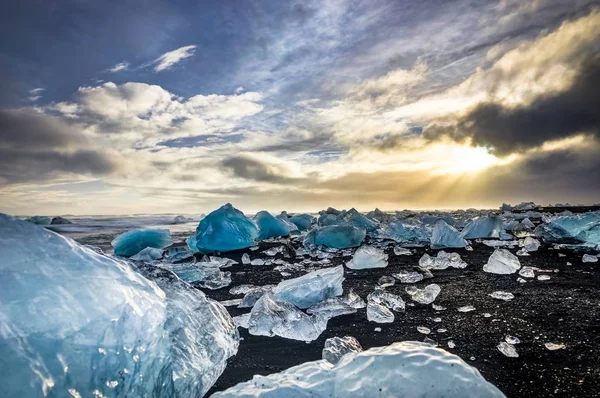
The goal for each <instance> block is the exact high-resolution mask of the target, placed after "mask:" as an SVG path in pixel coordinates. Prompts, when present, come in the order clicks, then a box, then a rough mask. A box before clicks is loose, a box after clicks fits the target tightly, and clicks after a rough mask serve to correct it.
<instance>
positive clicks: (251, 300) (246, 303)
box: [232, 285, 275, 308]
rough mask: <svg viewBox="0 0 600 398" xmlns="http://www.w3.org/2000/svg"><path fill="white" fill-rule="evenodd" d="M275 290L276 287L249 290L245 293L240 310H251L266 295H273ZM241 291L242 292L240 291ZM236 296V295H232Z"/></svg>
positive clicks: (258, 287)
mask: <svg viewBox="0 0 600 398" xmlns="http://www.w3.org/2000/svg"><path fill="white" fill-rule="evenodd" d="M273 289H275V286H274V285H264V286H254V287H252V288H249V289H248V290H247V291H246V293H244V298H243V299H242V302H241V303H240V305H238V308H251V307H254V304H256V302H257V301H258V299H260V298H261V297H262V296H263V295H265V294H266V293H272V292H273ZM240 291H242V290H241V289H240ZM232 294H235V293H232Z"/></svg>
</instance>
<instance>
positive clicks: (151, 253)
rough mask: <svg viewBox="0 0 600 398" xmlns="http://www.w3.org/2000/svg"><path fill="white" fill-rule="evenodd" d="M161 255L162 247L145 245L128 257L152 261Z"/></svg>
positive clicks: (135, 259)
mask: <svg viewBox="0 0 600 398" xmlns="http://www.w3.org/2000/svg"><path fill="white" fill-rule="evenodd" d="M162 256H163V251H162V249H155V248H153V247H147V248H145V249H143V250H142V251H140V252H139V253H138V254H136V255H134V256H131V257H130V259H131V260H134V261H152V260H158V259H159V258H161V257H162Z"/></svg>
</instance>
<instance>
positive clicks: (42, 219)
mask: <svg viewBox="0 0 600 398" xmlns="http://www.w3.org/2000/svg"><path fill="white" fill-rule="evenodd" d="M25 221H27V222H30V223H32V224H37V225H50V223H51V222H52V219H51V218H50V217H46V216H33V217H29V218H27V219H26V220H25Z"/></svg>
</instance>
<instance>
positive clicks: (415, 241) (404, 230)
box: [378, 221, 431, 246]
mask: <svg viewBox="0 0 600 398" xmlns="http://www.w3.org/2000/svg"><path fill="white" fill-rule="evenodd" d="M378 237H379V238H384V239H392V240H394V241H396V242H398V243H400V244H401V245H403V246H425V245H428V244H429V240H430V238H431V231H430V230H429V229H428V228H427V227H425V226H423V225H422V224H411V223H408V222H403V221H390V222H388V223H384V224H382V225H381V228H380V229H379V234H378Z"/></svg>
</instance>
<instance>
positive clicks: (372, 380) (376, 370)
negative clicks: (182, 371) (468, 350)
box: [213, 341, 504, 398]
mask: <svg viewBox="0 0 600 398" xmlns="http://www.w3.org/2000/svg"><path fill="white" fill-rule="evenodd" d="M225 397H232V398H233V397H254V398H267V397H461V398H496V397H504V394H502V392H501V391H500V390H498V389H497V388H496V387H495V386H494V385H492V384H491V383H489V382H488V381H486V380H485V379H484V378H483V376H482V375H481V374H480V373H479V371H478V370H477V369H475V368H474V367H472V366H470V365H469V364H467V363H466V362H465V361H463V360H462V359H460V358H459V357H458V356H456V355H453V354H450V353H449V352H447V351H444V350H442V349H439V348H435V347H433V346H432V345H430V344H426V343H419V342H414V341H407V342H401V343H394V344H392V345H390V346H387V347H377V348H371V349H369V350H367V351H363V352H349V353H347V354H346V355H344V356H343V357H342V358H341V359H340V361H339V362H338V363H337V364H336V365H333V366H332V365H331V364H330V363H328V362H326V361H324V360H319V361H314V362H306V363H304V364H302V365H298V366H294V367H292V368H289V369H287V370H284V371H283V372H281V373H274V374H271V375H268V376H259V375H257V376H254V378H253V379H252V380H250V381H247V382H244V383H240V384H238V385H236V386H233V387H231V388H229V389H227V390H225V391H222V392H218V393H216V394H214V395H213V398H225Z"/></svg>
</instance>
